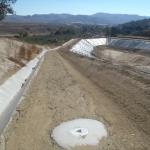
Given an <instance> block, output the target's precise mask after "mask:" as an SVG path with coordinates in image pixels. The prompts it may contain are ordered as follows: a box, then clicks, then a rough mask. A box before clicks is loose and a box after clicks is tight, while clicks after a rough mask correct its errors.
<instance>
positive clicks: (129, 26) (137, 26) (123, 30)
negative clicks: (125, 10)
mask: <svg viewBox="0 0 150 150" xmlns="http://www.w3.org/2000/svg"><path fill="white" fill-rule="evenodd" d="M111 33H112V35H113V36H116V35H127V36H128V35H131V36H143V37H150V19H144V20H139V21H132V22H128V23H125V24H121V25H118V26H115V27H112V30H111Z"/></svg>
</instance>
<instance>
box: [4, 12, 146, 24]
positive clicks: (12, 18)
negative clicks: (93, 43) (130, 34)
mask: <svg viewBox="0 0 150 150" xmlns="http://www.w3.org/2000/svg"><path fill="white" fill-rule="evenodd" d="M147 18H148V17H147V16H139V15H129V14H110V13H95V14H93V15H72V14H67V13H63V14H55V13H51V14H34V15H27V16H21V15H9V16H7V17H6V18H5V20H4V22H19V23H58V24H72V23H81V24H96V25H118V24H123V23H127V22H130V21H137V20H142V19H147Z"/></svg>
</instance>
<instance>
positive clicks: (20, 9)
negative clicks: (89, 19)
mask: <svg viewBox="0 0 150 150" xmlns="http://www.w3.org/2000/svg"><path fill="white" fill-rule="evenodd" d="M14 9H15V11H16V14H17V15H32V14H49V13H70V14H89V15H90V14H94V13H96V12H107V13H121V14H138V15H145V16H150V0H18V1H17V3H16V4H15V5H14Z"/></svg>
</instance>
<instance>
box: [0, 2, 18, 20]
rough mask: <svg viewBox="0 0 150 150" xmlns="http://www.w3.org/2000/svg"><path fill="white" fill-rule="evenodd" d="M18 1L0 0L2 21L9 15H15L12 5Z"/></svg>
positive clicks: (0, 18) (0, 17)
mask: <svg viewBox="0 0 150 150" xmlns="http://www.w3.org/2000/svg"><path fill="white" fill-rule="evenodd" d="M16 1H17V0H0V20H2V19H4V17H5V16H6V15H7V14H13V13H14V11H13V8H12V4H14V3H15V2H16Z"/></svg>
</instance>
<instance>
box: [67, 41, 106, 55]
mask: <svg viewBox="0 0 150 150" xmlns="http://www.w3.org/2000/svg"><path fill="white" fill-rule="evenodd" d="M105 44H106V38H98V39H82V40H80V41H79V42H78V43H77V44H76V45H74V46H73V47H72V49H71V50H70V51H71V52H74V53H77V54H79V55H83V56H87V57H92V55H91V52H92V51H93V50H94V47H95V46H99V45H105Z"/></svg>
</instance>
